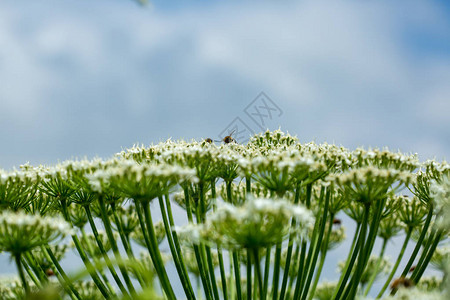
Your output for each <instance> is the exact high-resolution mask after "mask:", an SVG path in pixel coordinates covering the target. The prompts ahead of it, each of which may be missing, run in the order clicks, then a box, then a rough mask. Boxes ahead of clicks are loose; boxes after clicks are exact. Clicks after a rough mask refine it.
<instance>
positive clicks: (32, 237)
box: [0, 212, 72, 255]
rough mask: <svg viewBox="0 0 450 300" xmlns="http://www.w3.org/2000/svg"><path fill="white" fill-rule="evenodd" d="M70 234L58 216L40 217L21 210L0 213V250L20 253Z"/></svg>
mask: <svg viewBox="0 0 450 300" xmlns="http://www.w3.org/2000/svg"><path fill="white" fill-rule="evenodd" d="M70 234H72V229H71V227H70V225H69V224H68V223H66V222H65V221H64V220H63V219H61V218H59V217H41V216H38V215H29V214H25V213H22V212H18V213H12V212H4V213H2V214H1V215H0V251H6V252H10V253H11V254H13V255H15V254H20V253H23V252H26V251H29V250H32V249H33V248H36V247H39V246H41V245H45V244H48V243H51V242H53V241H56V240H60V239H62V238H64V237H65V236H67V235H70Z"/></svg>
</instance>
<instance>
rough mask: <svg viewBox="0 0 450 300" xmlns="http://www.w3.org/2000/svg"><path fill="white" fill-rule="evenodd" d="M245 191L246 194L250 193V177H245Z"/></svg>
mask: <svg viewBox="0 0 450 300" xmlns="http://www.w3.org/2000/svg"><path fill="white" fill-rule="evenodd" d="M245 191H246V192H247V194H250V193H251V192H252V178H251V177H250V176H246V177H245Z"/></svg>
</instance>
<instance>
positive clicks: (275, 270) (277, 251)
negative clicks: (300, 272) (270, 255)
mask: <svg viewBox="0 0 450 300" xmlns="http://www.w3.org/2000/svg"><path fill="white" fill-rule="evenodd" d="M280 261H281V243H278V244H277V245H276V247H275V263H274V266H273V277H272V292H273V293H272V295H273V297H272V299H273V300H277V298H278V287H279V284H278V281H279V279H280V268H281V266H280Z"/></svg>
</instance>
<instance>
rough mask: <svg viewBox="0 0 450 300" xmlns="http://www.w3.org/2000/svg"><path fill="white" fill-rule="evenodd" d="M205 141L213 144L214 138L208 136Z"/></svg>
mask: <svg viewBox="0 0 450 300" xmlns="http://www.w3.org/2000/svg"><path fill="white" fill-rule="evenodd" d="M205 142H207V143H209V144H211V143H212V142H213V140H212V139H210V138H206V139H205Z"/></svg>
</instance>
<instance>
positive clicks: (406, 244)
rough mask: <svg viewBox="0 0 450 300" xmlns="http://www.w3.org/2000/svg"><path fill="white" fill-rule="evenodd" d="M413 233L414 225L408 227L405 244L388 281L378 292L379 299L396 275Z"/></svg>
mask: <svg viewBox="0 0 450 300" xmlns="http://www.w3.org/2000/svg"><path fill="white" fill-rule="evenodd" d="M411 233H412V227H408V229H407V231H406V237H405V240H404V242H403V246H402V248H401V250H400V253H399V254H398V257H397V261H396V262H395V265H394V267H393V268H392V270H391V273H390V274H389V277H388V278H387V280H386V282H385V283H384V285H383V288H382V289H381V291H380V292H379V293H378V295H377V299H379V298H381V296H383V294H384V292H385V291H386V289H387V287H388V286H389V283H390V282H391V280H392V278H393V277H394V275H395V272H396V271H397V268H398V265H399V264H400V261H401V260H402V258H403V254H405V249H406V247H407V246H408V242H409V239H410V238H411Z"/></svg>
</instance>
